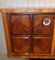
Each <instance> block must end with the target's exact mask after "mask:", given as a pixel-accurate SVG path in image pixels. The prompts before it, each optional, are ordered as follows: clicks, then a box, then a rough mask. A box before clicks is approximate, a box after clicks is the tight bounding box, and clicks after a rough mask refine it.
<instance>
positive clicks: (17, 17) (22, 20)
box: [8, 13, 30, 35]
mask: <svg viewBox="0 0 55 60" xmlns="http://www.w3.org/2000/svg"><path fill="white" fill-rule="evenodd" d="M8 17H10V20H9V22H10V29H11V30H10V31H11V33H12V34H21V35H22V34H25V35H26V34H30V19H29V14H18V13H17V14H16V13H14V14H8Z"/></svg>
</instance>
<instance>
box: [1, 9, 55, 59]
mask: <svg viewBox="0 0 55 60" xmlns="http://www.w3.org/2000/svg"><path fill="white" fill-rule="evenodd" d="M0 11H1V13H2V16H3V23H4V30H5V36H6V42H7V51H8V56H9V57H19V58H39V57H40V58H55V9H3V10H0Z"/></svg>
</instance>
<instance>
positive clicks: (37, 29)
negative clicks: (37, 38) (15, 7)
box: [33, 14, 54, 35]
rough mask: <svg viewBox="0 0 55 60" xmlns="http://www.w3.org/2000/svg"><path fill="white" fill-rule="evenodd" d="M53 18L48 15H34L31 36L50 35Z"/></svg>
mask: <svg viewBox="0 0 55 60" xmlns="http://www.w3.org/2000/svg"><path fill="white" fill-rule="evenodd" d="M53 19H54V16H53V15H51V14H50V15H49V14H39V15H34V27H33V29H34V31H33V34H37V35H39V34H41V35H42V34H48V35H50V34H52V31H53V26H54V24H53V23H54V22H53Z"/></svg>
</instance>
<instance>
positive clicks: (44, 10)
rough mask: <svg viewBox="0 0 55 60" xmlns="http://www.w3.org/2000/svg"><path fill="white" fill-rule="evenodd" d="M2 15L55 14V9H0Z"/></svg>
mask: <svg viewBox="0 0 55 60" xmlns="http://www.w3.org/2000/svg"><path fill="white" fill-rule="evenodd" d="M0 12H2V13H22V12H27V13H35V12H37V13H55V9H51V8H50V9H0Z"/></svg>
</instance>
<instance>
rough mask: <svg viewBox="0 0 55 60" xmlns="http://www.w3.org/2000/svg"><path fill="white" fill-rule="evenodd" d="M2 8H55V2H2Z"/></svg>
mask: <svg viewBox="0 0 55 60" xmlns="http://www.w3.org/2000/svg"><path fill="white" fill-rule="evenodd" d="M2 8H3V9H4V8H9V9H12V8H55V0H0V9H2Z"/></svg>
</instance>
